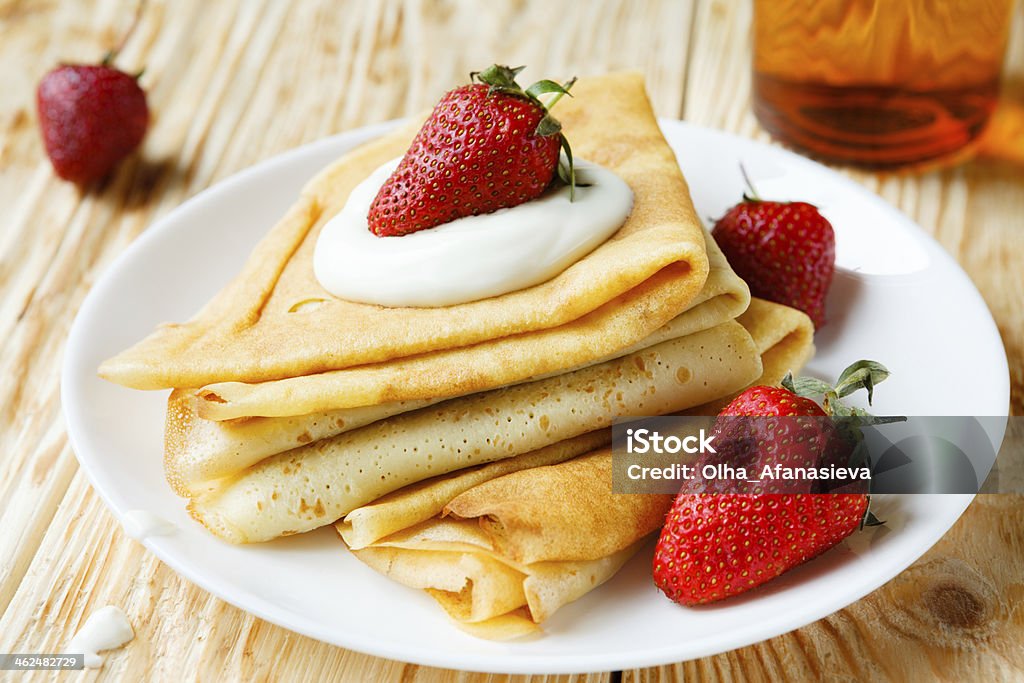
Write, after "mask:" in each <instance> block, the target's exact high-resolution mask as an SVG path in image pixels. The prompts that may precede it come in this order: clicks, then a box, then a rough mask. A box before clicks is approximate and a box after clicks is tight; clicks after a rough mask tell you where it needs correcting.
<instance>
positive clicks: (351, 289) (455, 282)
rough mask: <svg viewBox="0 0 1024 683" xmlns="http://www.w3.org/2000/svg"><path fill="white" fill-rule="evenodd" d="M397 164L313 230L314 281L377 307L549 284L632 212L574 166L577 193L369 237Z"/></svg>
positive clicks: (624, 198)
mask: <svg viewBox="0 0 1024 683" xmlns="http://www.w3.org/2000/svg"><path fill="white" fill-rule="evenodd" d="M399 161H400V159H393V160H391V161H389V162H388V163H386V164H384V165H383V166H381V167H380V168H378V169H377V170H376V171H374V172H373V173H372V174H370V176H369V177H368V178H367V179H366V180H364V181H363V182H362V183H360V184H359V185H358V186H356V188H355V189H353V190H352V193H351V195H350V196H349V198H348V201H347V202H346V204H345V207H344V208H343V209H342V210H341V212H340V213H339V214H338V215H336V216H334V217H333V218H331V219H330V220H329V221H328V222H327V223H326V224H325V225H324V227H323V230H322V231H321V232H320V237H319V239H318V240H317V244H316V250H315V252H314V255H313V271H314V272H315V274H316V279H317V280H319V281H320V284H321V285H322V286H323V288H324V289H326V290H327V291H328V292H330V293H331V294H333V295H335V296H337V297H340V298H342V299H347V300H349V301H358V302H361V303H370V304H380V305H382V306H451V305H453V304H459V303H465V302H469V301H476V300H478V299H484V298H487V297H490V296H497V295H499V294H506V293H508V292H513V291H515V290H518V289H524V288H526V287H531V286H533V285H537V284H540V283H542V282H545V281H547V280H550V279H551V278H553V277H555V276H556V275H558V274H559V273H561V272H562V271H563V270H565V269H566V268H568V267H569V266H571V265H572V264H573V263H575V262H576V261H578V260H579V259H581V258H583V257H584V256H586V255H587V254H588V253H589V252H591V251H593V250H594V249H595V248H596V247H597V246H598V245H600V244H601V243H602V242H604V241H605V240H606V239H608V238H609V237H611V236H612V235H613V234H614V233H615V232H616V231H617V230H618V229H619V228H620V227H621V226H622V224H623V223H624V222H625V221H626V218H627V217H628V216H629V212H630V210H632V208H633V191H632V190H631V189H630V188H629V185H627V184H626V183H625V181H623V180H622V179H621V178H619V177H618V176H617V175H615V174H614V173H612V172H611V171H609V170H608V169H605V168H602V167H601V166H598V165H597V164H592V163H588V162H586V161H583V160H580V159H576V161H575V168H576V180H577V183H578V185H577V187H576V196H575V198H574V200H573V201H570V200H569V187H568V186H565V185H560V186H558V187H555V188H552V189H549V190H548V191H547V192H545V193H544V194H543V195H541V196H540V197H538V198H537V199H534V200H532V201H529V202H526V203H525V204H520V205H519V206H514V207H512V208H509V209H501V210H500V211H495V212H493V213H488V214H483V215H479V216H467V217H465V218H459V219H457V220H454V221H451V222H449V223H445V224H443V225H439V226H437V227H434V228H430V229H428V230H421V231H419V232H414V233H412V234H409V235H403V236H401V237H377V236H376V235H374V234H373V233H372V232H370V229H369V227H368V225H367V220H366V216H367V213H368V212H369V210H370V204H372V203H373V200H374V198H375V197H376V196H377V192H378V191H379V190H380V187H381V185H383V184H384V181H385V180H387V178H388V177H389V176H390V175H391V173H392V172H393V171H394V170H395V168H396V167H397V166H398V163H399Z"/></svg>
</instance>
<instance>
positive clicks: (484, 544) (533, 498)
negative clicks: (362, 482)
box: [353, 449, 672, 639]
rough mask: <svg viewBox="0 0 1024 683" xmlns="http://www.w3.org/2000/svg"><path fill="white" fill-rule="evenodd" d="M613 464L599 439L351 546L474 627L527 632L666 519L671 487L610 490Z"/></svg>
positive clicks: (609, 571) (608, 572) (615, 566)
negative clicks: (583, 451)
mask: <svg viewBox="0 0 1024 683" xmlns="http://www.w3.org/2000/svg"><path fill="white" fill-rule="evenodd" d="M611 466H612V459H611V452H610V451H609V450H608V449H602V450H599V451H596V452H594V453H590V454H588V455H584V456H581V457H577V458H574V459H572V460H568V461H565V462H562V463H560V464H555V465H548V466H542V467H535V468H532V469H522V470H519V471H517V472H514V473H511V474H507V475H505V476H500V477H498V478H494V479H491V480H489V481H486V482H484V483H481V484H478V485H476V486H473V487H472V488H469V489H468V490H467V491H466V492H465V493H462V494H460V495H458V496H456V497H455V498H454V499H452V500H451V502H449V503H448V505H446V506H444V510H443V512H442V515H448V516H447V517H445V516H442V517H437V518H434V519H430V520H428V521H426V522H424V523H422V524H419V525H417V526H413V527H410V528H408V529H405V530H402V531H399V532H397V533H394V534H392V535H390V536H388V537H387V538H386V539H384V540H381V541H379V542H377V543H375V544H374V545H373V546H372V547H364V548H362V549H354V550H353V553H354V554H355V555H356V557H358V558H359V559H360V560H362V561H363V562H365V563H366V564H367V565H369V566H370V567H372V568H373V569H375V570H377V571H379V572H381V573H383V574H385V575H387V576H388V577H390V578H392V579H394V580H396V581H398V582H400V583H403V584H405V585H407V586H411V587H414V588H422V589H425V590H426V591H427V592H428V593H429V594H430V595H431V596H432V597H433V598H434V599H435V600H437V601H438V603H440V605H441V606H442V607H443V608H444V609H445V611H447V612H448V614H449V615H450V616H451V617H452V618H453V619H455V621H456V623H460V624H469V625H474V626H473V631H471V632H475V633H476V635H481V636H484V637H488V638H492V639H505V638H508V637H514V636H518V635H522V634H524V633H529V632H531V631H534V630H536V629H537V626H536V625H537V624H539V623H541V622H542V621H544V620H546V619H547V618H548V617H550V616H551V614H553V613H554V612H555V611H556V610H557V609H558V608H559V607H561V606H562V605H564V604H566V603H568V602H571V601H573V600H575V599H577V598H579V597H582V596H583V595H585V594H586V593H587V592H589V591H591V590H593V589H594V588H596V587H597V586H599V585H601V584H602V583H604V582H605V581H607V580H608V579H610V578H611V577H612V576H613V575H614V574H615V572H617V571H618V570H619V568H621V567H622V565H623V564H625V562H626V561H627V560H628V559H629V558H630V557H631V556H632V555H633V554H634V553H636V551H637V550H639V549H640V547H641V546H642V544H643V540H644V539H645V537H647V536H648V535H649V534H651V533H652V532H654V531H655V530H657V529H658V528H659V527H660V526H661V524H662V521H663V520H664V517H665V513H666V512H667V511H668V508H669V506H670V505H671V502H672V496H671V495H628V496H626V495H612V494H611ZM495 620H497V621H495Z"/></svg>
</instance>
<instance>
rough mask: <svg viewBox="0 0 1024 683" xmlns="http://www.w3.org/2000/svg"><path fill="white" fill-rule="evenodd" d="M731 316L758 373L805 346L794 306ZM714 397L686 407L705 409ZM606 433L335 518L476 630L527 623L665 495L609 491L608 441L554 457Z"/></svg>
mask: <svg viewBox="0 0 1024 683" xmlns="http://www.w3.org/2000/svg"><path fill="white" fill-rule="evenodd" d="M740 321H741V322H742V323H743V324H744V325H745V326H746V327H747V329H748V330H749V331H750V333H751V335H752V337H753V339H754V341H755V344H756V346H757V348H758V349H759V350H760V352H761V354H762V365H763V372H762V374H761V375H760V376H759V377H758V378H757V379H756V380H755V383H757V384H777V383H778V382H779V380H781V378H782V377H783V376H784V375H785V373H786V372H790V371H792V372H797V371H799V370H800V368H801V367H802V366H803V364H804V363H805V362H806V360H807V359H808V358H809V357H810V355H811V354H812V352H813V346H812V344H811V340H812V335H813V326H812V325H811V321H810V319H809V318H807V316H806V315H804V314H803V313H801V312H800V311H796V310H794V309H790V308H787V307H785V306H780V305H778V304H773V303H769V302H766V301H761V300H757V299H755V300H753V301H752V302H751V306H750V308H749V309H748V312H747V313H745V314H744V315H743V316H741V318H740ZM729 398H731V397H726V398H725V399H724V400H728V399H729ZM721 403H722V401H715V402H713V403H709V404H705V405H702V406H698V407H696V408H694V409H693V411H692V412H694V413H695V414H713V413H714V412H715V411H716V406H717V405H719V404H721ZM610 438H611V434H610V431H609V430H601V431H598V432H593V433H590V434H585V435H583V436H580V437H576V438H575V439H573V440H570V441H567V442H562V443H561V444H554V445H552V446H550V447H548V448H546V449H543V450H541V451H537V452H534V453H528V454H524V455H521V456H518V457H515V458H510V459H508V460H504V461H501V462H497V463H493V464H490V465H485V466H482V467H477V468H473V469H469V470H463V471H460V472H455V473H453V474H450V475H446V476H442V477H435V478H434V479H431V480H427V481H424V482H420V483H418V484H416V485H414V486H410V487H406V488H404V489H400V490H398V491H395V492H393V493H391V494H388V495H386V496H384V497H382V498H380V499H378V500H377V501H374V502H373V503H371V504H369V505H366V506H363V507H360V508H357V509H355V510H353V511H352V512H350V513H349V514H348V515H347V516H346V517H345V518H344V519H343V520H340V521H339V522H338V523H337V524H336V525H335V528H336V529H337V531H338V533H339V534H340V535H341V537H342V538H343V539H344V541H345V543H346V544H347V545H348V546H349V547H350V548H351V549H352V551H353V552H354V554H355V555H356V556H357V557H358V558H359V559H360V560H362V561H363V562H365V563H366V564H367V565H369V566H370V567H372V568H373V569H375V570H376V571H379V572H381V573H383V574H385V575H387V576H389V577H390V578H392V579H394V580H396V581H398V582H399V583H402V584H405V585H407V586H410V587H413V588H420V589H424V590H426V591H427V592H428V593H429V594H430V595H431V596H432V597H434V598H435V599H436V600H437V601H438V603H439V604H440V605H441V606H442V607H443V608H444V609H445V611H446V612H448V614H449V615H450V616H451V617H452V618H453V619H454V620H455V622H456V623H457V624H459V625H460V626H461V627H462V628H464V629H465V630H467V631H469V632H470V633H472V634H473V635H476V636H479V637H482V638H489V639H497V640H501V639H508V638H513V637H517V636H521V635H525V634H528V633H533V632H535V631H537V630H538V629H539V626H538V624H540V623H541V622H543V621H544V620H545V619H546V618H548V617H549V616H550V615H551V614H552V613H553V612H554V611H555V610H557V609H558V608H559V607H561V606H562V605H564V604H567V603H569V602H571V601H573V600H576V599H577V598H579V597H582V596H583V595H585V594H586V593H587V592H589V591H590V590H593V588H596V587H597V586H598V585H600V584H601V583H603V582H604V581H607V580H608V579H609V578H611V577H612V576H613V575H614V574H615V572H617V571H618V569H619V568H620V567H621V566H622V565H623V564H624V563H625V562H626V561H627V560H628V559H629V558H630V557H631V556H632V555H633V554H635V553H636V552H637V551H638V550H639V549H640V548H641V547H642V546H643V542H644V537H645V536H646V535H647V534H648V533H650V532H651V531H654V530H655V529H657V528H658V527H659V526H660V524H661V520H662V518H663V516H664V513H665V510H667V507H668V505H669V501H670V500H671V496H645V495H615V494H612V493H611V474H610V472H611V469H610V468H611V462H610V460H611V458H610V456H609V455H608V452H607V450H603V451H599V452H598V453H596V454H593V455H589V456H584V457H581V458H576V459H574V460H562V458H568V457H571V456H570V453H572V452H574V450H575V449H579V448H585V447H586V446H587V445H589V444H592V443H595V442H602V443H607V442H608V441H610ZM559 463H561V464H559ZM453 517H454V519H453Z"/></svg>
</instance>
